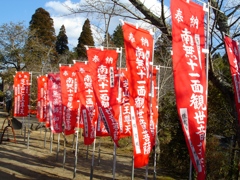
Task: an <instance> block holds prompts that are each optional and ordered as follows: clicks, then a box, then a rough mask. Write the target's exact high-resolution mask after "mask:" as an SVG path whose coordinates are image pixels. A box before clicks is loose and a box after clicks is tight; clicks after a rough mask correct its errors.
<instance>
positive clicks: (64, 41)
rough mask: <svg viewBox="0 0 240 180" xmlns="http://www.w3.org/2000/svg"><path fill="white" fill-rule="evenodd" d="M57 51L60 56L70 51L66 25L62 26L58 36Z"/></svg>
mask: <svg viewBox="0 0 240 180" xmlns="http://www.w3.org/2000/svg"><path fill="white" fill-rule="evenodd" d="M56 50H57V52H58V54H64V53H65V52H66V51H68V50H69V47H68V37H67V35H66V30H65V26H64V25H62V26H61V28H60V31H59V33H58V36H57V41H56Z"/></svg>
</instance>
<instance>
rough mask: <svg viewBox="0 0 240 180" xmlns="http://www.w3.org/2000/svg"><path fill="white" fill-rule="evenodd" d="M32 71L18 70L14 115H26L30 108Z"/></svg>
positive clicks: (15, 84) (15, 81)
mask: <svg viewBox="0 0 240 180" xmlns="http://www.w3.org/2000/svg"><path fill="white" fill-rule="evenodd" d="M29 94H30V73H29V72H17V73H16V75H15V77H14V116H15V117H26V116H28V109H29Z"/></svg>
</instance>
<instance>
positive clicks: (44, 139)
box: [43, 126, 47, 148]
mask: <svg viewBox="0 0 240 180" xmlns="http://www.w3.org/2000/svg"><path fill="white" fill-rule="evenodd" d="M46 137H47V128H46V126H45V135H44V146H43V147H44V148H46Z"/></svg>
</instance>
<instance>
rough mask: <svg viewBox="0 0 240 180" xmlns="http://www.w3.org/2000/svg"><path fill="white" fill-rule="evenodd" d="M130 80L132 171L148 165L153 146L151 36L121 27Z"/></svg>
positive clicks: (144, 31) (128, 25) (137, 29)
mask: <svg viewBox="0 0 240 180" xmlns="http://www.w3.org/2000/svg"><path fill="white" fill-rule="evenodd" d="M122 28H123V35H124V46H125V51H126V63H127V69H128V71H127V72H128V73H129V75H128V77H129V94H130V113H131V120H132V137H133V145H134V167H137V168H138V167H143V166H145V165H147V164H148V156H149V154H150V152H151V149H152V146H153V138H152V134H151V132H150V127H149V120H150V117H149V106H150V104H149V93H150V91H149V89H150V78H149V77H150V76H149V75H150V72H149V71H150V69H149V68H150V62H151V61H152V51H153V36H152V34H150V32H149V31H147V30H145V29H142V28H137V27H136V26H134V25H131V24H128V23H124V25H123V26H122Z"/></svg>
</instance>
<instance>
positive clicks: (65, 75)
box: [60, 66, 79, 135]
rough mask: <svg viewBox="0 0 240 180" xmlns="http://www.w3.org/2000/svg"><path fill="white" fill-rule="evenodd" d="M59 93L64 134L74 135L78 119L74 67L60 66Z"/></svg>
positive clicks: (76, 85) (76, 84)
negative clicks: (60, 94)
mask: <svg viewBox="0 0 240 180" xmlns="http://www.w3.org/2000/svg"><path fill="white" fill-rule="evenodd" d="M60 78H61V88H62V89H61V92H62V103H63V122H64V134H65V135H70V134H74V132H75V126H76V123H77V119H79V117H78V108H79V102H78V97H77V95H78V94H77V89H78V83H77V74H76V69H75V67H71V66H61V67H60Z"/></svg>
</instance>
